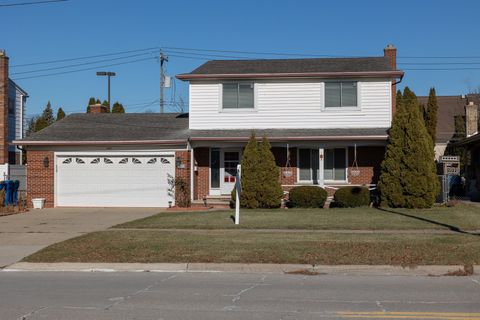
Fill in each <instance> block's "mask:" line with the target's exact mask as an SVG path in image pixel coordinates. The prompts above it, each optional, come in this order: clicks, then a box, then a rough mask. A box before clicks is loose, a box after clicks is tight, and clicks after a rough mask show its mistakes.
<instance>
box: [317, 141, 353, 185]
mask: <svg viewBox="0 0 480 320" xmlns="http://www.w3.org/2000/svg"><path fill="white" fill-rule="evenodd" d="M346 156H347V152H346V150H345V149H344V148H338V149H325V160H324V163H323V175H324V179H325V180H336V181H345V180H346V178H347V174H346V168H345V162H346Z"/></svg>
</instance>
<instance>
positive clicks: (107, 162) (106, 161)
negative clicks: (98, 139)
mask: <svg viewBox="0 0 480 320" xmlns="http://www.w3.org/2000/svg"><path fill="white" fill-rule="evenodd" d="M103 162H105V163H106V164H113V161H112V159H110V158H103Z"/></svg>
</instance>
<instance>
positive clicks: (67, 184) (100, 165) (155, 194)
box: [57, 155, 175, 207]
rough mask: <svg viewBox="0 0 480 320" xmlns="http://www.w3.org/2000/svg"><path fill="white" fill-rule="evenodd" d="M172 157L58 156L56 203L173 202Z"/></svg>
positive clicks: (157, 204) (130, 204)
mask: <svg viewBox="0 0 480 320" xmlns="http://www.w3.org/2000/svg"><path fill="white" fill-rule="evenodd" d="M173 162H174V161H173V157H172V156H170V157H169V156H166V155H165V156H137V155H122V156H120V157H109V156H102V157H96V156H76V157H58V158H57V205H58V206H109V207H115V206H119V207H120V206H121V207H124V206H128V207H166V206H168V205H169V201H172V203H173V202H174V197H173V194H172V192H170V191H169V190H170V189H171V183H172V179H173V177H174V172H175V167H174V163H173Z"/></svg>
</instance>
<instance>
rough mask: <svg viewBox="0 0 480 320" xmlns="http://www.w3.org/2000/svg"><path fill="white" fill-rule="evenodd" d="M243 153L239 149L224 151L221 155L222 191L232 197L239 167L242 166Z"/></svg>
mask: <svg viewBox="0 0 480 320" xmlns="http://www.w3.org/2000/svg"><path fill="white" fill-rule="evenodd" d="M240 156H241V152H240V150H239V149H222V150H221V153H220V161H221V168H220V191H221V193H222V194H225V195H230V192H232V190H233V188H234V187H235V176H236V174H237V165H239V164H240Z"/></svg>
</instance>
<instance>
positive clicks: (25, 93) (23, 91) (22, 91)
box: [8, 78, 28, 97]
mask: <svg viewBox="0 0 480 320" xmlns="http://www.w3.org/2000/svg"><path fill="white" fill-rule="evenodd" d="M8 81H9V82H10V85H11V86H13V87H15V89H17V90H19V91H20V92H21V93H22V94H23V95H24V96H27V97H28V93H27V91H25V90H23V89H22V87H20V86H19V85H18V84H17V83H16V82H15V81H13V80H12V79H10V78H9V79H8Z"/></svg>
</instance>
